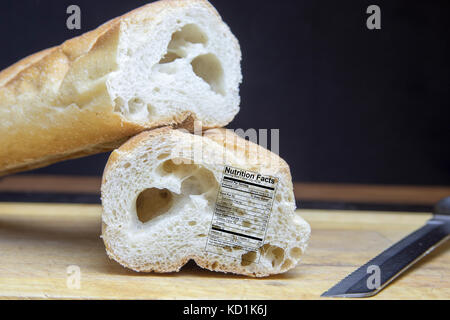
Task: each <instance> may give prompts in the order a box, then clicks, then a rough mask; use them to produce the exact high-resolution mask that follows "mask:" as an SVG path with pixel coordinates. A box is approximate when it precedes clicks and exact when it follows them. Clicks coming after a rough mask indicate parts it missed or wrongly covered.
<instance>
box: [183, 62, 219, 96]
mask: <svg viewBox="0 0 450 320" xmlns="http://www.w3.org/2000/svg"><path fill="white" fill-rule="evenodd" d="M191 65H192V70H193V71H194V73H195V74H196V75H197V76H198V77H200V78H202V79H203V80H204V81H205V82H206V83H208V84H209V86H210V87H211V89H212V90H213V91H214V92H216V93H219V94H221V95H224V94H225V92H224V89H223V69H222V65H221V64H220V61H219V59H217V57H216V56H215V55H214V54H212V53H208V54H203V55H200V56H198V57H196V58H195V59H194V60H192V62H191Z"/></svg>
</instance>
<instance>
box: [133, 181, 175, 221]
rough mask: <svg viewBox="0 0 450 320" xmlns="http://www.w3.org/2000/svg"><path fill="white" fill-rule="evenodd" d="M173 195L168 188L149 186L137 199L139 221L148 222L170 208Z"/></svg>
mask: <svg viewBox="0 0 450 320" xmlns="http://www.w3.org/2000/svg"><path fill="white" fill-rule="evenodd" d="M172 205H173V195H172V193H171V192H170V191H169V190H167V189H158V188H148V189H145V190H144V191H142V192H141V193H140V194H139V195H138V197H137V199H136V213H137V216H138V219H139V221H141V222H142V223H146V222H148V221H150V220H152V219H154V218H156V217H158V216H160V215H162V214H164V213H166V212H167V211H169V210H170V208H171V207H172Z"/></svg>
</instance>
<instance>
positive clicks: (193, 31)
mask: <svg viewBox="0 0 450 320" xmlns="http://www.w3.org/2000/svg"><path fill="white" fill-rule="evenodd" d="M180 40H181V41H186V42H191V43H203V44H206V43H207V42H208V37H207V36H206V34H204V33H203V32H202V30H200V28H199V27H198V26H196V25H195V24H187V25H185V26H184V27H182V28H181V29H180V30H179V31H177V32H175V33H174V34H173V35H172V40H171V43H170V44H169V47H171V46H173V44H174V43H175V42H177V41H180Z"/></svg>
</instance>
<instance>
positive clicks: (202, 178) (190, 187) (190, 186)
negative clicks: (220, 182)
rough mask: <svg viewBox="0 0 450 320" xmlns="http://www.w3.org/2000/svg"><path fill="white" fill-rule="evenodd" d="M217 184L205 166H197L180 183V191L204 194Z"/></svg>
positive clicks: (190, 193)
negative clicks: (197, 167)
mask: <svg viewBox="0 0 450 320" xmlns="http://www.w3.org/2000/svg"><path fill="white" fill-rule="evenodd" d="M216 185H217V181H216V178H215V177H214V174H213V173H212V172H211V171H209V170H208V169H205V168H199V169H196V170H195V171H194V173H193V174H192V175H191V176H190V177H188V178H186V179H184V180H183V182H182V183H181V193H183V194H189V195H200V194H204V193H206V192H208V191H210V190H212V189H215V187H216Z"/></svg>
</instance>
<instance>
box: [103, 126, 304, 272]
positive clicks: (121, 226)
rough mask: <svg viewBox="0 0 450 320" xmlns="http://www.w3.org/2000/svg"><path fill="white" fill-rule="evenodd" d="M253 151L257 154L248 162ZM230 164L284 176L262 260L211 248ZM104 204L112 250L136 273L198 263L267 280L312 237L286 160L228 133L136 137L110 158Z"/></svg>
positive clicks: (161, 132)
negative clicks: (297, 204) (225, 171)
mask: <svg viewBox="0 0 450 320" xmlns="http://www.w3.org/2000/svg"><path fill="white" fill-rule="evenodd" d="M180 150H181V151H180ZM199 150H201V151H200V152H201V153H202V154H201V156H198V155H197V156H195V153H196V152H197V153H198V152H199ZM249 152H252V153H253V154H254V153H257V154H258V156H257V157H254V158H253V159H252V160H251V161H249V159H250V154H249ZM224 164H226V165H229V166H233V167H236V168H240V169H246V170H251V171H254V172H258V173H261V174H263V175H271V176H274V177H277V178H278V185H277V190H276V194H275V197H274V202H273V208H272V213H271V215H270V220H269V224H268V228H267V233H266V237H265V241H264V245H263V246H262V247H260V248H259V250H260V253H261V256H260V258H259V261H258V262H257V261H252V259H254V255H252V254H249V253H248V252H246V251H243V250H242V249H241V248H225V249H224V250H231V251H233V254H234V256H235V257H236V256H237V257H238V258H237V259H236V258H233V257H230V256H228V255H224V254H226V253H227V252H226V251H223V253H224V254H216V253H211V252H206V251H205V246H206V241H207V236H208V232H209V228H210V225H211V220H212V215H213V210H214V204H215V200H216V197H217V193H218V188H219V183H220V180H221V177H222V172H223V168H224V166H223V165H224ZM102 205H103V215H102V221H103V228H102V238H103V240H104V243H105V246H106V250H107V253H108V255H109V257H110V258H112V259H114V260H116V261H117V262H119V263H120V264H122V265H123V266H125V267H128V268H130V269H133V270H135V271H144V272H149V271H155V272H171V271H178V270H180V268H181V267H182V266H183V265H184V264H185V263H186V262H187V261H189V260H190V259H192V260H194V261H195V262H196V263H197V264H198V265H199V266H201V267H203V268H206V269H209V270H214V271H222V272H232V273H237V274H244V275H249V276H256V277H263V276H268V275H270V274H276V273H281V272H285V271H287V270H289V269H291V268H293V267H294V266H295V265H296V264H297V263H298V262H299V260H300V257H301V255H302V254H303V252H304V250H305V248H306V245H307V241H308V239H309V235H310V227H309V225H308V223H307V222H305V221H304V220H303V219H302V218H301V217H299V216H298V215H296V214H295V212H294V211H295V200H294V194H293V186H292V181H291V175H290V171H289V166H288V165H287V164H286V162H285V161H284V160H282V159H281V158H279V157H278V156H277V155H275V154H273V153H271V152H270V151H268V150H266V149H264V148H262V147H260V146H258V145H256V144H253V143H251V142H249V141H246V140H244V139H242V138H240V137H238V136H237V135H235V134H234V133H232V132H231V131H227V130H225V129H213V130H208V131H206V133H204V135H203V136H200V135H193V134H191V133H187V132H183V131H181V130H173V129H171V128H168V127H165V128H160V129H156V130H152V131H147V132H143V133H141V134H139V135H137V136H135V137H133V138H132V139H131V140H129V141H128V142H127V143H125V144H124V145H123V146H121V147H120V148H119V149H116V150H115V151H113V153H112V154H111V156H110V158H109V160H108V163H107V166H106V168H105V171H104V175H103V181H102Z"/></svg>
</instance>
